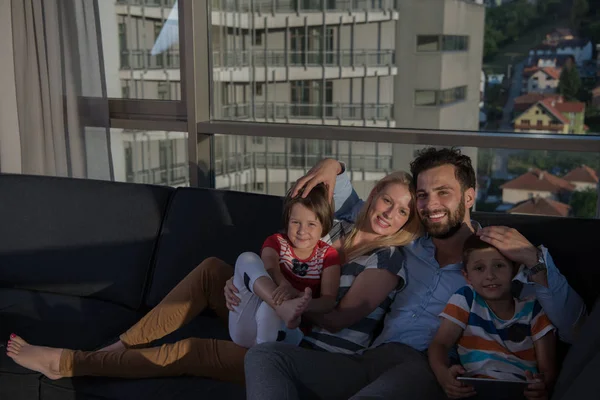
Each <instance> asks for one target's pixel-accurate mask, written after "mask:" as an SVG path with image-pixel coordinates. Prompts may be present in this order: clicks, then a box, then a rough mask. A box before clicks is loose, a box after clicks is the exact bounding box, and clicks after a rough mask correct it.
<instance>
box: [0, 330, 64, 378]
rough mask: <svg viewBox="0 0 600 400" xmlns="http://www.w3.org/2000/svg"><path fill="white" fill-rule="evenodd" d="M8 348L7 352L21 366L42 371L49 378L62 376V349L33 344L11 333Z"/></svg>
mask: <svg viewBox="0 0 600 400" xmlns="http://www.w3.org/2000/svg"><path fill="white" fill-rule="evenodd" d="M7 348H8V351H7V353H6V354H7V355H8V356H9V357H10V358H12V359H13V360H14V361H15V362H16V363H17V364H19V365H20V366H22V367H25V368H27V369H31V370H33V371H36V372H40V373H42V374H44V375H46V377H47V378H48V379H60V378H62V376H61V375H60V371H59V363H60V355H61V353H62V349H56V348H52V347H43V346H32V345H30V344H29V343H27V342H26V341H24V340H23V339H22V338H21V337H19V336H16V335H14V336H13V335H11V338H10V340H9V341H8V346H7Z"/></svg>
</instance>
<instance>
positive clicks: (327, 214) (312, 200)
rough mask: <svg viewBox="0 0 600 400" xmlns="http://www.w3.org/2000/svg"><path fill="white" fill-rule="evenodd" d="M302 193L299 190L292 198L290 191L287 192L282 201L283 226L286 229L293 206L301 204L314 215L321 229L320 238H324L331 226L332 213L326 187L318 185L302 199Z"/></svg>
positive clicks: (332, 209) (331, 205)
mask: <svg viewBox="0 0 600 400" xmlns="http://www.w3.org/2000/svg"><path fill="white" fill-rule="evenodd" d="M303 192H304V190H300V192H299V193H298V194H297V195H296V197H292V196H291V194H292V192H291V189H290V191H288V193H287V195H286V197H285V200H284V201H283V226H284V227H285V228H286V229H287V226H288V224H289V222H290V215H291V214H292V207H293V206H294V204H302V205H303V206H304V207H306V208H308V209H309V210H311V211H312V212H314V213H315V215H316V216H317V219H318V220H319V222H320V223H321V227H322V228H323V231H322V232H321V236H325V235H326V234H328V233H329V231H330V230H331V226H332V225H333V213H334V208H333V204H332V203H330V202H329V196H328V195H327V186H325V185H324V184H322V183H319V184H318V185H317V186H315V187H314V188H313V189H312V190H311V191H310V192H309V193H308V194H307V195H306V197H304V198H303V197H302V193H303Z"/></svg>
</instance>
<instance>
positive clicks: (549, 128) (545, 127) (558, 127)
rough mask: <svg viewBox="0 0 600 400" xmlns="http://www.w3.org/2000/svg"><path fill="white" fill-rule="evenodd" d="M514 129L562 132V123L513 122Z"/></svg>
mask: <svg viewBox="0 0 600 400" xmlns="http://www.w3.org/2000/svg"><path fill="white" fill-rule="evenodd" d="M515 129H522V130H527V131H542V132H562V130H563V126H562V125H554V124H553V125H531V124H515Z"/></svg>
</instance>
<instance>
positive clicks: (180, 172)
mask: <svg viewBox="0 0 600 400" xmlns="http://www.w3.org/2000/svg"><path fill="white" fill-rule="evenodd" d="M127 182H134V183H149V184H155V185H171V186H173V185H183V184H186V183H189V166H188V164H187V163H178V164H173V165H171V166H170V167H167V168H163V167H158V168H150V169H144V170H140V171H135V172H129V173H128V174H127Z"/></svg>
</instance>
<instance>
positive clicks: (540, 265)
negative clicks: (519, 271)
mask: <svg viewBox="0 0 600 400" xmlns="http://www.w3.org/2000/svg"><path fill="white" fill-rule="evenodd" d="M547 269H548V267H546V260H544V254H543V253H542V250H540V249H539V248H538V249H537V264H535V265H534V266H533V267H531V268H525V275H526V276H527V277H528V278H529V277H531V276H533V275H536V274H538V273H540V272H542V271H546V270H547Z"/></svg>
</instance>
